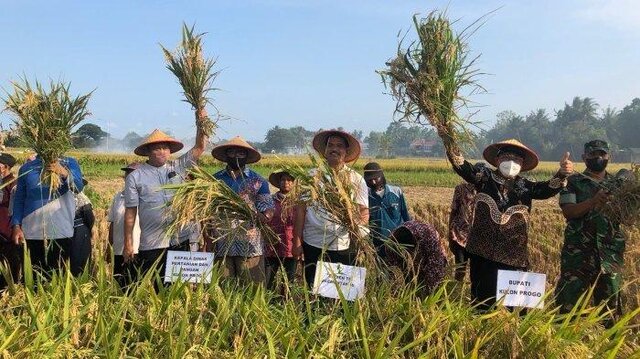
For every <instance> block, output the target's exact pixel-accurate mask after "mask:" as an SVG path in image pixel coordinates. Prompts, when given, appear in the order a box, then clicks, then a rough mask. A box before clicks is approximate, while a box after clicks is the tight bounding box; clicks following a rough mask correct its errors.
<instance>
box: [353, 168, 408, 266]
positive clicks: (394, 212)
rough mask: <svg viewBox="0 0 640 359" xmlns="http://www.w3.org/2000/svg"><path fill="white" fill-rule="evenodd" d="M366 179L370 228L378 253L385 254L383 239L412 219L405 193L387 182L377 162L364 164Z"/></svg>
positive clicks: (382, 255)
mask: <svg viewBox="0 0 640 359" xmlns="http://www.w3.org/2000/svg"><path fill="white" fill-rule="evenodd" d="M364 180H365V182H366V183H367V187H369V229H370V230H371V238H372V239H373V245H374V246H375V247H376V250H377V252H378V255H379V256H381V257H383V258H384V256H385V250H384V245H383V241H384V240H385V239H387V238H388V237H389V235H390V234H391V232H392V231H393V230H394V229H396V228H398V227H399V226H400V225H401V224H402V223H404V222H406V221H410V220H411V217H410V216H409V210H408V209H407V202H406V201H405V199H404V193H402V189H401V188H400V187H398V186H392V185H390V184H387V179H386V178H385V177H384V172H383V171H382V167H380V165H379V164H378V163H377V162H369V163H367V164H366V165H365V166H364Z"/></svg>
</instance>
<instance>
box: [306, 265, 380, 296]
mask: <svg viewBox="0 0 640 359" xmlns="http://www.w3.org/2000/svg"><path fill="white" fill-rule="evenodd" d="M366 276H367V269H366V268H364V267H355V266H348V265H344V264H340V263H328V262H322V261H319V262H318V263H317V264H316V276H315V278H314V281H313V293H315V294H318V295H321V296H323V297H328V298H336V299H337V298H340V294H342V295H343V296H344V298H345V299H347V300H352V301H353V300H356V299H358V298H361V297H362V296H364V280H365V277H366Z"/></svg>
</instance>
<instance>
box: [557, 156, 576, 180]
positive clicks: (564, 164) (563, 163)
mask: <svg viewBox="0 0 640 359" xmlns="http://www.w3.org/2000/svg"><path fill="white" fill-rule="evenodd" d="M570 157H571V154H570V153H569V152H565V154H564V156H562V159H561V160H560V174H561V175H563V176H565V177H566V176H569V175H570V174H572V173H573V162H572V161H571V159H570Z"/></svg>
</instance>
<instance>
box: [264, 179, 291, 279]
mask: <svg viewBox="0 0 640 359" xmlns="http://www.w3.org/2000/svg"><path fill="white" fill-rule="evenodd" d="M293 181H294V178H293V177H292V176H291V175H290V174H289V173H288V172H285V171H279V172H273V173H271V174H270V175H269V183H271V185H273V186H274V187H276V188H278V189H279V191H278V192H276V193H275V194H274V195H273V203H274V211H273V218H271V221H270V222H269V226H270V227H271V228H272V229H273V231H274V232H275V233H276V234H277V235H278V237H279V239H280V241H279V242H278V243H275V244H273V245H270V244H267V245H266V261H265V265H266V272H267V286H268V287H269V288H271V289H275V285H276V274H277V273H278V270H279V269H280V268H282V269H284V272H285V274H286V276H287V281H288V282H289V283H293V279H294V277H295V274H296V263H297V261H296V259H295V258H293V253H292V252H291V250H292V249H293V225H294V222H295V211H293V210H287V211H286V212H284V213H283V210H284V209H283V206H282V202H283V201H284V200H285V198H286V196H287V195H288V194H289V192H290V191H291V189H292V187H293Z"/></svg>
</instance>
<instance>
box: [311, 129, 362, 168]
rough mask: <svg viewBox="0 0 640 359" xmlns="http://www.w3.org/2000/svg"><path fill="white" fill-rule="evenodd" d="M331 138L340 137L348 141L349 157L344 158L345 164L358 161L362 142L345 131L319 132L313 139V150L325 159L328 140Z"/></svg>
mask: <svg viewBox="0 0 640 359" xmlns="http://www.w3.org/2000/svg"><path fill="white" fill-rule="evenodd" d="M331 136H340V137H343V138H345V139H346V140H347V143H348V145H349V147H348V148H347V155H346V156H345V158H344V161H345V162H353V161H355V160H357V159H358V157H359V156H360V142H359V141H358V140H357V139H356V138H355V137H353V136H352V135H351V134H349V133H347V132H344V131H338V130H326V131H320V132H318V133H317V134H316V135H315V136H314V137H313V141H312V145H313V148H314V149H315V150H316V151H318V153H319V154H320V155H322V156H323V157H324V150H325V149H326V148H327V140H328V139H329V137H331Z"/></svg>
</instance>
